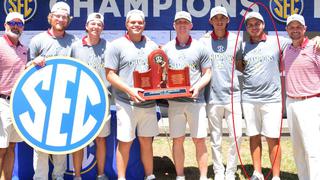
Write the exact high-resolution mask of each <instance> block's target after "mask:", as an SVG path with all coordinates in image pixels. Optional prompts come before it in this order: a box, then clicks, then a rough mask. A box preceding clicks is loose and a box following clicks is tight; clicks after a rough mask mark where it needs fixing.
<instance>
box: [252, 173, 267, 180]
mask: <svg viewBox="0 0 320 180" xmlns="http://www.w3.org/2000/svg"><path fill="white" fill-rule="evenodd" d="M250 180H264V177H263V174H261V173H259V172H258V171H254V172H253V174H252V176H251V178H250Z"/></svg>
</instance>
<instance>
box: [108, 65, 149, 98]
mask: <svg viewBox="0 0 320 180" xmlns="http://www.w3.org/2000/svg"><path fill="white" fill-rule="evenodd" d="M105 69H106V77H107V80H108V81H109V82H110V84H111V85H112V86H113V87H115V88H117V89H119V90H121V91H123V92H125V93H127V94H128V95H129V96H130V98H131V100H133V101H134V102H135V103H140V102H143V101H145V99H143V98H142V97H141V96H140V95H139V93H138V92H143V91H144V90H143V89H141V88H134V87H130V86H128V85H127V84H126V83H125V82H123V80H122V79H121V78H120V77H119V76H118V75H117V73H116V71H115V70H113V69H109V68H105Z"/></svg>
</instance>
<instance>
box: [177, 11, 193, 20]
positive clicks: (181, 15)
mask: <svg viewBox="0 0 320 180" xmlns="http://www.w3.org/2000/svg"><path fill="white" fill-rule="evenodd" d="M178 19H186V20H188V21H189V22H192V18H191V15H190V13H188V12H186V11H179V12H177V13H176V15H175V16H174V21H176V20H178Z"/></svg>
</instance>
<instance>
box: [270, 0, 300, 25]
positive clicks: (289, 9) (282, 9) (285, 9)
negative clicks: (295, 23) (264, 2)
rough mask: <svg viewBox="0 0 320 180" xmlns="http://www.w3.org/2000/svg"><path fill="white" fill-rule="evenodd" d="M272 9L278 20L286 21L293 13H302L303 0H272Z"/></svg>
mask: <svg viewBox="0 0 320 180" xmlns="http://www.w3.org/2000/svg"><path fill="white" fill-rule="evenodd" d="M269 3H270V4H269V6H270V11H271V13H272V16H273V17H274V18H276V19H277V20H278V21H281V22H286V21H287V18H288V17H289V16H290V15H292V14H302V11H303V5H304V4H303V0H270V2H269Z"/></svg>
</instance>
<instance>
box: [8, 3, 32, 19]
mask: <svg viewBox="0 0 320 180" xmlns="http://www.w3.org/2000/svg"><path fill="white" fill-rule="evenodd" d="M3 7H4V10H5V12H6V14H8V13H10V12H19V13H20V14H22V15H23V16H24V18H25V20H26V21H28V20H30V19H31V18H32V17H33V16H34V14H35V13H36V11H37V0H22V1H21V0H4V4H3Z"/></svg>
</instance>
